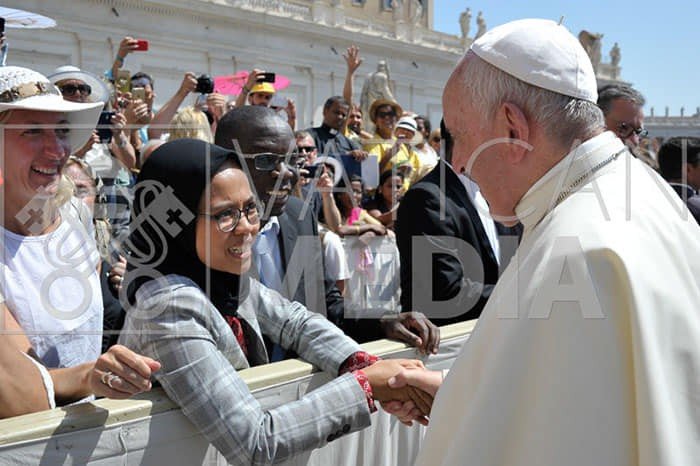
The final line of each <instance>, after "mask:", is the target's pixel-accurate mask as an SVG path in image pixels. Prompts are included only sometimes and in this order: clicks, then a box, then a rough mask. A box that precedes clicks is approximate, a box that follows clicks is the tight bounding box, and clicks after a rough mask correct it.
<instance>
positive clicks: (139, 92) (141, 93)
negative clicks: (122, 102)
mask: <svg viewBox="0 0 700 466" xmlns="http://www.w3.org/2000/svg"><path fill="white" fill-rule="evenodd" d="M131 99H132V100H140V101H142V102H145V101H146V89H144V88H143V87H134V88H133V89H131Z"/></svg>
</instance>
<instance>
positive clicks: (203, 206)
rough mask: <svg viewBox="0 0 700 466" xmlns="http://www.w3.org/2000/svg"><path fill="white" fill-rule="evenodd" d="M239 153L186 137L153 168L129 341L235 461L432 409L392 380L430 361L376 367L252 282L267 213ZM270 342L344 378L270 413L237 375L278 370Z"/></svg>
mask: <svg viewBox="0 0 700 466" xmlns="http://www.w3.org/2000/svg"><path fill="white" fill-rule="evenodd" d="M238 157H239V156H238V155H237V154H236V153H234V152H231V151H228V150H226V149H223V148H221V147H218V146H215V145H211V144H208V143H206V142H204V141H200V140H194V139H182V140H177V141H172V142H168V143H166V144H164V145H162V146H161V147H159V148H158V149H157V150H156V151H155V152H154V153H153V154H152V155H151V157H150V158H149V159H148V161H147V162H146V163H145V164H144V166H143V169H142V170H141V173H140V175H139V183H138V187H137V190H136V196H135V201H134V212H135V217H134V222H133V223H132V230H131V236H130V238H129V244H127V247H129V248H130V250H131V255H130V257H129V258H128V261H129V271H128V272H127V275H126V277H125V286H124V287H123V288H122V290H127V291H126V292H127V294H128V297H129V299H130V301H131V302H133V304H134V305H133V306H132V308H131V309H130V310H128V311H127V319H126V323H125V326H124V332H123V333H122V337H121V342H122V343H123V344H124V345H126V346H128V347H130V348H132V349H134V350H136V351H141V352H143V353H144V354H147V355H150V356H152V357H155V358H157V359H158V360H159V361H160V362H161V364H162V368H161V370H160V371H159V372H158V373H157V374H156V379H157V380H158V382H160V383H161V385H162V386H163V388H164V389H165V391H166V393H167V394H168V395H169V396H170V397H171V398H172V399H173V400H174V401H175V402H176V403H177V404H178V405H179V406H180V407H181V408H182V411H183V413H184V414H185V415H186V416H187V417H188V418H189V419H190V420H191V421H192V422H193V423H194V424H195V426H197V428H198V429H199V430H200V432H201V433H202V434H203V435H204V436H205V437H206V438H207V439H208V440H209V441H210V442H211V443H212V444H213V445H214V446H215V447H216V448H217V449H218V450H219V451H220V452H221V453H222V454H223V455H224V456H225V457H226V459H227V460H228V461H229V462H231V463H233V464H270V463H271V462H275V461H282V460H287V459H289V457H291V456H294V455H296V454H298V453H300V452H302V451H305V450H309V449H312V448H317V447H319V446H322V445H323V444H325V443H326V442H327V441H331V440H333V439H335V438H337V437H339V436H341V435H343V434H345V433H348V432H351V431H355V430H358V429H361V428H363V427H365V426H367V425H369V423H370V416H369V414H370V412H371V411H372V410H373V409H374V407H373V400H372V399H373V398H374V399H378V400H389V399H394V398H398V399H403V400H408V399H409V398H412V399H414V400H415V401H416V402H417V403H418V402H419V401H421V402H422V401H429V400H428V399H426V398H421V397H422V396H423V394H422V393H421V394H418V392H411V393H409V392H403V393H397V394H394V393H391V392H389V391H388V390H387V384H386V381H387V380H388V378H389V377H391V376H392V375H394V373H396V372H398V370H399V369H400V368H401V367H409V366H410V367H422V365H421V363H420V362H419V361H398V360H393V361H391V360H386V361H379V362H375V361H377V358H376V357H374V356H371V355H369V354H367V353H365V352H363V351H361V349H360V347H359V346H358V345H357V344H356V343H355V342H354V341H352V340H351V339H349V338H348V337H346V336H345V335H343V333H342V332H341V331H340V330H339V329H338V328H337V327H335V326H334V325H333V324H331V323H330V322H328V321H327V320H326V319H325V318H324V317H323V316H321V315H319V314H315V313H312V312H310V311H308V310H307V309H305V308H304V307H303V306H302V305H301V304H299V303H296V302H289V301H287V300H285V299H284V298H283V297H281V296H280V295H279V294H278V293H276V292H275V291H273V290H270V289H267V288H265V287H264V286H263V285H261V284H260V283H259V282H258V281H257V280H254V279H252V278H250V277H248V276H247V275H245V274H246V272H247V271H248V270H249V268H250V264H251V246H252V244H253V241H254V238H255V235H256V234H257V232H258V228H259V219H260V217H259V213H258V207H257V204H256V201H255V198H254V197H253V194H252V192H251V189H250V185H249V183H248V179H247V177H246V175H245V173H244V172H243V171H242V170H241V169H240V168H239V167H240V164H239V159H238ZM246 157H254V158H255V163H256V164H257V163H260V164H266V163H274V162H275V160H273V159H274V157H278V156H277V155H275V154H262V157H261V155H260V154H257V155H254V156H252V155H250V156H249V155H246ZM280 157H284V155H281V156H280ZM262 334H265V335H267V336H268V337H269V338H270V339H271V340H272V341H273V342H274V343H278V344H280V345H281V346H282V347H283V348H285V349H290V350H293V351H295V352H296V353H297V354H299V355H300V356H301V357H302V358H303V359H305V360H307V361H309V362H310V363H312V364H314V365H316V366H317V367H319V368H321V369H322V370H324V371H326V372H329V373H331V374H334V375H338V374H340V375H339V377H337V378H336V379H334V380H333V381H331V382H329V383H328V384H326V385H324V386H322V387H320V388H319V389H317V390H315V391H313V392H311V393H309V394H308V395H307V396H305V397H303V398H302V399H300V400H298V401H294V402H291V403H288V404H285V405H283V406H280V407H278V408H275V409H272V410H269V411H263V409H262V408H261V407H260V405H259V403H258V402H257V400H256V399H255V398H254V397H253V396H252V395H251V393H250V391H249V390H248V387H247V386H246V384H245V383H244V382H243V380H242V379H241V378H240V376H239V375H238V373H237V371H238V370H241V369H245V368H248V367H250V366H254V365H259V364H265V363H267V362H268V355H267V352H266V350H265V346H264V344H263V340H262ZM421 406H422V412H424V413H425V412H427V408H426V406H425V405H424V404H421Z"/></svg>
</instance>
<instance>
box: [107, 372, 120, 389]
mask: <svg viewBox="0 0 700 466" xmlns="http://www.w3.org/2000/svg"><path fill="white" fill-rule="evenodd" d="M115 380H119V376H118V375H115V374H110V375H109V377H107V386H108V387H109V388H114V387H113V386H112V382H114V381H115Z"/></svg>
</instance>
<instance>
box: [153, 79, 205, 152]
mask: <svg viewBox="0 0 700 466" xmlns="http://www.w3.org/2000/svg"><path fill="white" fill-rule="evenodd" d="M196 88H197V78H196V76H195V75H194V73H190V72H187V73H185V76H184V77H183V78H182V83H181V84H180V88H179V89H178V90H177V92H176V93H175V95H173V96H172V97H171V98H170V100H168V101H167V102H166V103H165V104H164V105H163V106H162V107H161V108H160V110H158V113H156V115H155V116H154V117H153V120H151V125H150V126H149V128H148V138H149V139H158V138H160V136H161V134H163V133H167V132H168V129H167V126H168V125H169V124H170V121H171V120H172V119H173V117H174V116H175V114H176V113H177V109H178V108H179V107H180V105H182V102H183V101H184V100H185V98H186V97H187V96H188V95H189V94H190V92H193V91H194V90H195V89H196Z"/></svg>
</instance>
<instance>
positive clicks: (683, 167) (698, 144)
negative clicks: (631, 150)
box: [659, 137, 700, 223]
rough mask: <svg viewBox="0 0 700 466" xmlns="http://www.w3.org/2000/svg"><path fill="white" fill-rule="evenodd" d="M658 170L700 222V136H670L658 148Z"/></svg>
mask: <svg viewBox="0 0 700 466" xmlns="http://www.w3.org/2000/svg"><path fill="white" fill-rule="evenodd" d="M659 171H660V172H661V176H663V177H664V179H665V180H666V181H668V184H670V185H671V187H672V188H673V190H674V191H675V192H676V194H678V195H679V196H680V197H681V199H683V200H684V201H685V203H686V205H687V206H688V210H690V213H691V214H692V215H693V217H694V218H695V220H696V221H697V222H698V223H700V195H698V189H700V138H692V137H675V138H670V139H668V140H667V141H666V142H664V143H663V144H662V145H661V148H660V149H659Z"/></svg>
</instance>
